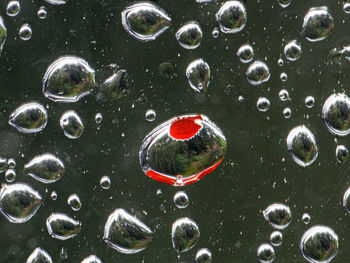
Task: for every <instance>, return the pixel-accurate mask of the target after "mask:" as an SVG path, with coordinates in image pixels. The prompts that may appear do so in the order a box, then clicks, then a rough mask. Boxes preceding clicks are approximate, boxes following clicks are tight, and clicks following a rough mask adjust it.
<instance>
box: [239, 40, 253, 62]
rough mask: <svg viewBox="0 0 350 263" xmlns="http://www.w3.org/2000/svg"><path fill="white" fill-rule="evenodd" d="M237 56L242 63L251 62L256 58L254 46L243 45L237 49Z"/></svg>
mask: <svg viewBox="0 0 350 263" xmlns="http://www.w3.org/2000/svg"><path fill="white" fill-rule="evenodd" d="M237 56H238V58H239V60H240V61H241V62H242V63H249V62H250V61H252V60H253V58H254V50H253V47H252V46H251V45H249V44H244V45H242V46H241V47H240V48H239V49H238V51H237Z"/></svg>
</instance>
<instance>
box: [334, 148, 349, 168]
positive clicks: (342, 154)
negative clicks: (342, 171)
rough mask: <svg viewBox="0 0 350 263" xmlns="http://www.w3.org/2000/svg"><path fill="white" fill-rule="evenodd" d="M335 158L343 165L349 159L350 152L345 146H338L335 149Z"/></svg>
mask: <svg viewBox="0 0 350 263" xmlns="http://www.w3.org/2000/svg"><path fill="white" fill-rule="evenodd" d="M335 156H336V159H337V161H338V162H339V163H341V164H343V163H345V162H346V160H347V159H348V157H349V150H348V149H347V148H346V147H345V146H344V145H338V146H337V148H336V149H335Z"/></svg>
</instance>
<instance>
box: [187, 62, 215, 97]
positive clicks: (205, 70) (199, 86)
mask: <svg viewBox="0 0 350 263" xmlns="http://www.w3.org/2000/svg"><path fill="white" fill-rule="evenodd" d="M186 77H187V79H188V83H189V84H190V86H191V88H192V89H194V90H195V91H197V92H203V93H204V92H205V91H206V90H207V87H208V86H209V82H210V67H209V65H208V63H207V62H205V61H204V60H203V59H196V60H195V61H193V62H192V63H190V64H189V65H188V67H187V69H186Z"/></svg>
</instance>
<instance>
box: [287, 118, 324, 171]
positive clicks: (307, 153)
mask: <svg viewBox="0 0 350 263" xmlns="http://www.w3.org/2000/svg"><path fill="white" fill-rule="evenodd" d="M287 147H288V152H289V153H290V155H291V156H292V158H293V160H294V161H295V162H296V163H297V164H299V165H300V166H303V167H306V166H309V165H311V164H312V163H313V162H314V161H315V160H316V159H317V156H318V147H317V143H316V138H315V136H314V135H313V133H312V132H311V131H310V130H309V129H308V128H306V127H305V126H304V125H300V126H297V127H295V128H294V129H292V130H291V131H290V132H289V134H288V136H287Z"/></svg>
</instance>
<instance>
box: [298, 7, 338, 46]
mask: <svg viewBox="0 0 350 263" xmlns="http://www.w3.org/2000/svg"><path fill="white" fill-rule="evenodd" d="M333 28H334V21H333V17H332V15H331V14H330V13H329V12H328V8H327V7H326V6H321V7H312V8H310V9H309V11H308V12H307V13H306V15H305V17H304V22H303V27H302V32H303V33H304V35H305V37H306V39H307V40H309V41H311V42H316V41H321V40H324V39H326V38H327V37H328V36H329V34H330V33H331V31H332V30H333Z"/></svg>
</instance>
